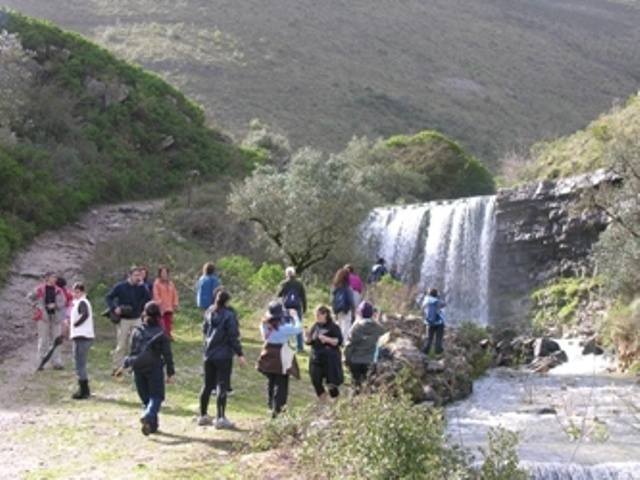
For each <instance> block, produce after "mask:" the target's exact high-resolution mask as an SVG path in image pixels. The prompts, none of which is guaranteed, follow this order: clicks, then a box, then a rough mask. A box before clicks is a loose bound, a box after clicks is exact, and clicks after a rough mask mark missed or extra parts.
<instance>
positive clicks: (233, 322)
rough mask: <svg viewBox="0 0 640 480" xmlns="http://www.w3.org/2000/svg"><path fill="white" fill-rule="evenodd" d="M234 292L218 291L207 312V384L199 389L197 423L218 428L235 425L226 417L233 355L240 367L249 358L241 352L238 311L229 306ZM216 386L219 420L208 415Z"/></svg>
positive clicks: (203, 328) (203, 329)
mask: <svg viewBox="0 0 640 480" xmlns="http://www.w3.org/2000/svg"><path fill="white" fill-rule="evenodd" d="M230 302H231V295H230V294H229V292H227V291H226V290H219V291H218V292H217V294H216V298H215V301H214V304H213V305H212V306H211V307H209V308H208V309H207V311H206V312H205V314H204V322H203V326H202V331H203V333H204V385H203V386H202V389H201V390H200V416H199V417H198V425H214V426H215V427H216V428H234V425H233V423H231V422H230V421H229V420H227V417H226V408H227V392H228V390H229V383H230V381H231V368H232V366H233V356H234V355H237V356H238V362H239V363H240V366H242V367H246V366H247V361H246V360H245V358H244V355H243V353H242V345H241V344H240V332H239V328H238V318H237V316H236V312H235V311H234V310H233V308H231V306H230ZM214 388H216V389H217V391H216V409H217V411H216V419H215V421H214V420H213V419H212V418H210V417H209V416H208V415H207V411H208V409H209V399H210V397H211V392H212V391H213V389H214Z"/></svg>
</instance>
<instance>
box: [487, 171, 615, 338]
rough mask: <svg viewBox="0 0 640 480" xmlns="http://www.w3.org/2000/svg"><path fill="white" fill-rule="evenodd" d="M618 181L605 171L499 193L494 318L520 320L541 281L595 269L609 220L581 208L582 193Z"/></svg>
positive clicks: (493, 272)
mask: <svg viewBox="0 0 640 480" xmlns="http://www.w3.org/2000/svg"><path fill="white" fill-rule="evenodd" d="M617 180H618V179H616V178H613V177H612V176H611V175H610V174H607V173H606V172H604V171H602V170H600V171H597V172H594V173H591V174H585V175H580V176H576V177H572V178H569V179H563V180H559V181H543V182H540V183H537V184H530V185H525V186H523V187H519V188H515V189H510V190H502V191H500V192H499V193H498V195H497V199H496V232H495V237H494V238H495V239H494V244H493V252H492V260H491V271H490V281H489V284H490V285H491V292H490V295H491V297H492V305H491V314H490V316H491V318H492V319H493V320H494V321H495V322H497V323H499V324H516V325H518V324H521V323H522V321H523V320H524V317H526V312H528V309H529V294H530V292H531V291H532V290H533V289H535V288H536V287H537V286H540V285H542V284H544V283H545V282H546V281H548V280H551V279H553V278H558V277H571V276H580V275H585V274H589V273H591V269H590V265H589V263H588V256H589V254H590V252H591V248H592V246H593V244H594V243H595V242H596V241H597V240H598V237H599V235H600V233H601V232H602V231H604V230H605V229H606V228H607V226H608V219H607V218H606V216H605V215H604V214H603V213H600V212H597V211H595V210H589V209H587V208H585V207H582V206H581V205H580V199H581V195H582V194H583V193H584V192H585V191H587V190H589V189H594V188H597V186H598V185H600V184H601V183H603V182H615V181H617Z"/></svg>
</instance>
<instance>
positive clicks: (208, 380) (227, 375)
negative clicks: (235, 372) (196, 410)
mask: <svg viewBox="0 0 640 480" xmlns="http://www.w3.org/2000/svg"><path fill="white" fill-rule="evenodd" d="M232 365H233V358H225V359H222V360H205V362H204V385H203V386H202V389H201V390H200V415H206V414H207V411H208V410H209V399H210V398H211V392H212V391H213V389H214V388H215V389H216V392H217V394H216V407H217V414H216V418H222V417H224V415H225V409H226V408H227V391H229V383H230V381H231V367H232Z"/></svg>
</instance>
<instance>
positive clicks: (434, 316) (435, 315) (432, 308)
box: [424, 302, 444, 327]
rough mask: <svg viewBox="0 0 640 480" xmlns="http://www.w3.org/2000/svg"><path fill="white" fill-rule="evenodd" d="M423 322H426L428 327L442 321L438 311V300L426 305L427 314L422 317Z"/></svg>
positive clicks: (439, 323) (442, 318) (440, 313)
mask: <svg viewBox="0 0 640 480" xmlns="http://www.w3.org/2000/svg"><path fill="white" fill-rule="evenodd" d="M424 323H426V324H427V325H429V326H430V327H437V326H438V325H442V324H443V323H444V317H443V315H442V312H441V311H440V306H439V304H438V302H433V303H430V304H429V305H428V306H427V314H426V316H425V318H424Z"/></svg>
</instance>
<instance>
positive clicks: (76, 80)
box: [0, 10, 254, 264]
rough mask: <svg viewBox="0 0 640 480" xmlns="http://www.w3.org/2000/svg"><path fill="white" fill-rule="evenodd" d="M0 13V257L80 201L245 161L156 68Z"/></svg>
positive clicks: (62, 218) (110, 197)
mask: <svg viewBox="0 0 640 480" xmlns="http://www.w3.org/2000/svg"><path fill="white" fill-rule="evenodd" d="M0 22H1V25H0V29H6V31H7V32H9V33H8V34H2V37H1V39H2V40H1V41H2V42H3V45H5V44H6V45H5V47H6V48H2V49H0V50H1V51H2V55H1V56H0V63H1V64H2V70H3V73H4V72H7V74H3V75H2V76H1V77H2V79H3V80H2V81H3V83H2V85H0V86H2V88H0V90H2V92H3V93H2V96H0V113H2V114H3V116H2V129H3V134H2V135H0V137H1V138H2V139H5V140H4V143H3V144H0V172H1V173H2V175H0V187H2V188H3V192H4V195H3V198H2V199H1V200H0V214H1V215H2V217H4V218H7V219H9V218H10V219H11V220H12V221H11V222H7V223H5V226H4V229H3V232H4V233H3V237H4V241H2V244H3V247H2V248H1V249H0V264H6V263H7V262H8V260H9V258H10V255H11V253H12V252H13V250H14V249H15V248H16V247H17V246H18V245H17V244H16V242H15V239H16V238H18V239H20V241H27V240H29V239H31V238H32V237H33V235H34V234H37V233H39V232H41V231H43V230H45V229H47V228H55V227H57V226H60V225H61V224H63V223H64V222H66V221H68V220H69V219H72V218H74V217H75V216H76V215H77V214H78V213H79V212H81V211H83V210H84V209H86V208H87V207H88V206H89V205H90V204H93V203H96V202H105V201H117V200H124V199H133V198H141V197H151V196H157V195H158V194H159V192H164V193H168V192H171V191H175V190H177V189H180V188H182V187H183V185H184V181H185V180H184V179H185V175H186V174H187V173H189V172H191V171H193V170H198V171H199V172H200V174H201V175H202V176H203V177H204V178H211V177H212V176H214V175H219V174H220V173H222V172H224V171H227V170H228V171H237V173H244V172H246V171H249V170H250V168H252V165H253V161H254V159H253V158H251V156H250V155H246V154H245V153H243V152H238V151H236V150H235V149H233V148H232V147H230V146H229V145H228V144H227V142H226V141H225V140H224V139H222V138H221V136H220V135H219V134H216V133H215V132H213V131H212V130H210V129H209V128H207V127H206V125H205V123H204V114H203V112H202V110H201V109H200V108H199V107H197V106H195V105H194V104H193V103H191V102H190V101H188V100H187V99H186V98H185V97H184V96H183V95H182V94H181V93H179V92H178V91H177V90H176V89H175V88H173V87H171V86H170V85H169V84H167V83H165V82H164V81H163V80H161V79H160V78H159V77H157V76H156V75H152V74H149V73H145V72H144V71H143V70H142V69H140V68H139V67H136V66H133V65H131V64H128V63H126V62H123V61H121V60H118V59H116V58H115V57H114V56H113V55H112V54H110V53H109V52H107V51H106V50H104V49H101V48H99V47H97V46H95V45H93V44H91V43H89V42H88V41H86V40H85V39H83V38H82V37H80V36H79V35H77V34H71V33H66V32H63V31H62V30H60V29H59V28H57V27H54V26H53V25H51V24H48V23H45V22H42V21H37V20H32V19H29V18H27V17H24V16H22V15H20V14H18V13H15V12H8V11H5V10H2V12H1V15H0ZM18 41H19V42H20V43H18ZM28 52H30V53H28ZM25 59H28V62H30V63H28V64H29V65H30V68H29V69H26V68H25V66H24V65H26V64H27V62H26V61H25ZM29 71H37V72H38V75H37V81H32V82H29V78H28V72H29ZM8 73H10V74H11V75H9V74H8ZM18 87H19V90H18ZM5 100H7V101H5ZM8 100H11V103H8ZM7 131H8V132H10V134H9V135H7ZM236 164H237V165H239V166H240V167H239V171H238V168H237V167H236V166H235V165H236ZM7 230H11V232H8V233H7ZM9 237H10V238H12V239H13V240H11V242H9V241H8V240H7V238H9Z"/></svg>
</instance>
